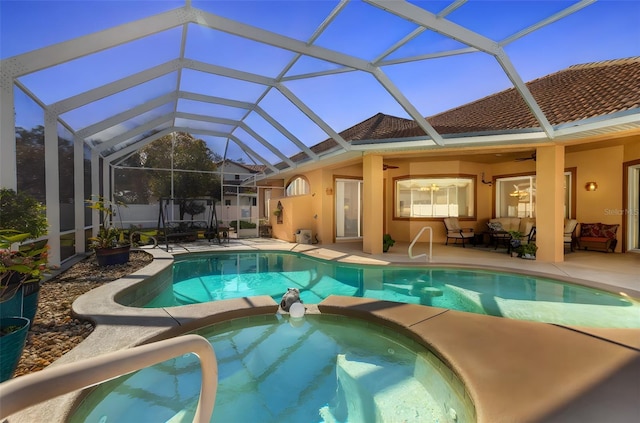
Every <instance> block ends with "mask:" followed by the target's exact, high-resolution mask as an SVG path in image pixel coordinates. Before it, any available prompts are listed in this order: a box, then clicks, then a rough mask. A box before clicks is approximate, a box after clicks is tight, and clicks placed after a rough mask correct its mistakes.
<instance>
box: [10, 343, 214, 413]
mask: <svg viewBox="0 0 640 423" xmlns="http://www.w3.org/2000/svg"><path fill="white" fill-rule="evenodd" d="M187 353H194V354H195V355H196V356H197V357H198V358H199V359H200V366H201V368H202V383H201V385H200V398H199V399H198V406H197V408H196V411H195V415H194V417H193V421H194V422H197V423H206V422H209V421H210V420H211V414H212V413H213V405H214V403H215V399H216V391H217V389H218V363H217V361H216V355H215V351H214V350H213V347H212V346H211V344H210V343H209V341H207V340H206V339H205V338H203V337H202V336H199V335H193V334H190V335H183V336H178V337H175V338H170V339H166V340H163V341H158V342H153V343H150V344H146V345H141V346H137V347H133V348H130V349H126V350H120V351H114V352H111V353H107V354H103V355H100V356H97V357H93V358H89V359H86V360H82V361H79V362H76V363H69V364H63V365H60V366H58V367H53V368H49V369H45V370H42V371H39V372H36V373H31V374H28V375H24V376H20V377H17V378H15V379H10V380H8V381H5V382H3V383H1V384H0V403H1V404H2V407H0V420H4V419H5V418H6V417H8V416H10V415H12V414H15V413H17V412H18V411H21V410H24V409H26V408H28V407H31V406H33V405H36V404H38V403H41V402H44V401H46V400H50V399H52V398H54V397H57V396H59V395H63V394H68V393H70V392H73V391H76V390H79V389H84V388H88V387H90V386H93V385H97V384H99V383H101V382H105V381H108V380H111V379H114V378H116V377H118V376H122V375H125V374H128V373H132V372H135V371H137V370H140V369H143V368H145V367H148V366H151V365H153V364H157V363H161V362H163V361H166V360H169V359H171V358H174V357H178V356H181V355H184V354H187Z"/></svg>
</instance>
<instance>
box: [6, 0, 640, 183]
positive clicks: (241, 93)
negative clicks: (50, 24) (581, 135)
mask: <svg viewBox="0 0 640 423" xmlns="http://www.w3.org/2000/svg"><path fill="white" fill-rule="evenodd" d="M593 2H594V1H593V0H583V1H578V2H573V3H567V2H525V3H522V2H511V3H505V2H467V1H466V0H457V1H452V2H411V3H410V2H405V1H382V0H364V1H355V0H354V1H349V0H343V1H339V2H338V1H333V2H331V1H323V2H273V1H267V2H256V3H251V6H250V7H249V6H248V4H247V3H246V2H222V1H221V2H211V1H197V0H192V1H190V0H187V1H186V2H173V1H167V2H154V3H155V4H154V5H153V6H151V4H152V3H149V10H152V11H153V12H154V13H155V14H152V15H150V16H146V17H141V18H139V19H137V20H132V21H129V19H128V16H129V15H128V13H127V12H128V10H127V7H126V6H125V7H123V8H122V10H121V15H122V16H121V17H120V18H121V19H122V23H121V24H119V25H117V26H115V27H111V28H104V29H101V30H99V31H97V32H93V33H87V34H83V35H81V36H79V37H77V38H72V39H66V40H63V41H60V42H58V43H56V44H53V45H49V46H44V47H42V48H38V49H36V50H33V51H29V52H25V53H21V54H17V55H15V56H12V57H8V58H6V59H3V60H2V62H1V63H0V65H1V68H2V74H3V75H2V83H3V87H4V88H3V93H4V94H3V95H4V97H3V98H4V99H6V98H7V97H6V86H7V84H13V83H15V84H16V86H17V87H18V88H19V89H20V90H22V91H23V92H24V93H25V94H26V96H28V97H30V98H32V99H33V100H35V101H36V102H37V103H38V104H39V105H40V106H41V107H43V108H44V110H45V115H46V116H50V117H53V118H55V119H57V120H58V121H59V122H61V123H62V125H64V126H66V127H67V129H69V130H70V131H71V132H72V133H73V134H74V137H75V138H76V139H81V140H83V141H84V142H85V143H86V144H87V145H89V146H90V147H91V148H92V149H93V150H94V152H97V153H98V154H99V155H100V156H102V157H103V158H105V160H107V161H109V162H112V163H115V162H118V161H120V160H121V159H122V158H124V157H127V156H128V155H129V154H131V153H132V152H134V151H137V150H138V149H140V148H141V147H143V146H144V145H145V144H147V143H149V142H152V141H154V140H156V139H158V138H159V137H162V136H164V135H167V134H169V133H171V132H174V131H182V132H189V133H191V134H194V135H196V136H198V137H200V138H202V139H203V140H205V141H206V142H207V145H208V146H209V148H211V150H212V151H213V152H215V153H216V154H218V155H219V156H221V157H223V158H225V159H231V160H242V161H243V162H244V163H248V164H258V165H264V166H265V169H266V171H265V174H264V175H263V176H265V175H270V176H273V175H274V174H277V173H281V172H285V171H291V170H293V169H296V168H298V167H300V166H302V165H305V164H309V163H310V162H316V163H317V162H319V161H323V160H328V161H330V160H331V159H332V158H333V159H334V160H335V157H336V155H338V154H344V153H348V152H351V153H353V155H355V154H362V151H365V150H374V149H376V150H384V149H385V148H394V149H396V150H397V149H398V148H399V146H398V145H396V144H394V143H392V142H390V140H384V141H385V143H384V144H382V143H380V142H379V140H371V142H365V143H362V142H361V143H360V144H357V143H354V144H352V143H351V142H350V140H349V139H345V138H343V136H342V135H341V131H343V130H344V129H346V128H349V127H351V126H353V125H355V124H356V123H358V122H360V121H363V120H365V119H368V118H370V117H371V116H374V115H375V114H376V113H380V112H382V113H385V114H388V115H391V116H398V117H400V118H405V119H409V120H411V121H413V122H415V124H417V125H418V127H419V128H420V129H421V130H422V131H423V132H424V133H425V134H426V136H424V137H420V138H419V139H415V138H414V139H412V140H411V144H410V147H411V148H413V149H416V148H425V149H442V148H444V147H450V146H459V145H467V144H469V143H470V142H474V143H477V145H492V144H495V145H499V144H500V143H504V133H502V134H500V135H496V136H494V137H491V136H486V137H484V138H483V137H473V141H470V138H469V135H468V134H441V133H439V132H438V131H437V130H436V129H434V127H433V126H431V125H430V124H429V122H428V121H427V119H426V117H425V116H430V115H433V114H435V113H438V112H442V111H444V110H446V109H449V108H452V107H454V106H459V105H460V104H449V103H447V99H446V90H458V91H465V90H466V91H468V92H469V93H468V95H469V98H468V100H467V101H471V100H473V99H476V98H480V97H483V96H486V95H489V94H492V93H494V92H497V91H500V90H504V89H507V88H515V90H516V91H517V93H518V94H519V96H520V97H521V98H522V100H524V102H525V103H526V105H527V106H528V108H529V110H530V111H531V112H532V114H533V115H534V116H535V120H536V122H537V126H536V127H534V128H531V130H530V131H527V132H526V133H514V134H512V135H511V136H510V139H511V140H513V141H516V142H517V141H518V139H521V140H523V141H527V142H544V141H548V140H549V139H554V138H556V136H557V135H558V132H557V131H558V128H557V127H554V126H552V125H551V124H550V123H549V119H548V118H547V117H546V116H545V114H544V113H543V112H542V110H541V108H540V107H539V105H538V103H537V102H536V100H535V99H534V97H533V96H532V95H531V93H530V91H529V89H528V87H527V85H525V83H524V79H523V78H530V77H532V76H535V75H534V74H526V75H524V76H523V75H522V74H521V73H520V72H519V71H518V70H517V66H516V65H515V64H514V62H513V60H512V58H511V57H512V56H513V57H518V58H519V60H523V59H522V58H521V57H520V50H519V43H520V42H521V40H522V39H525V38H528V37H532V38H533V41H534V42H535V34H534V33H536V32H538V31H541V30H543V29H545V28H548V27H553V26H557V25H561V23H562V20H563V19H564V18H566V17H567V16H569V15H573V14H576V15H579V13H576V12H580V11H581V10H582V9H583V8H585V7H586V6H589V5H591V4H592V3H593ZM72 4H73V3H72ZM498 9H499V11H500V15H499V16H500V21H499V22H496V20H495V19H494V18H493V17H492V15H491V14H492V13H494V12H496V13H497V11H498ZM509 14H514V16H515V14H517V15H518V16H520V19H518V20H517V22H518V23H517V24H516V23H514V22H516V20H515V19H514V20H511V19H508V16H509ZM131 16H135V13H133V10H132V13H131ZM364 16H366V19H364V18H363V17H364ZM479 16H482V18H479ZM496 16H497V15H496ZM523 16H524V17H525V19H524V20H523V19H522V17H523ZM523 22H527V23H526V24H523ZM96 24H97V23H96ZM585 24H586V23H585ZM347 29H348V30H347ZM525 62H526V61H525ZM442 69H445V70H446V71H447V72H448V73H450V74H451V78H443V77H441V76H440V77H432V76H431V75H435V74H436V73H435V72H436V71H437V70H438V71H441V70H442ZM463 71H465V72H466V73H463ZM527 72H529V71H527ZM480 77H482V78H485V79H486V80H489V79H490V80H492V81H494V82H492V83H486V84H485V83H481V84H478V78H480ZM443 93H445V94H443ZM16 97H20V96H16ZM16 101H19V99H17V100H16ZM3 102H4V100H3ZM465 102H466V101H465ZM5 107H6V104H4V105H3V108H5ZM639 121H640V117H639V115H638V114H637V113H636V114H635V115H633V116H632V117H631V118H630V117H629V114H627V115H625V117H624V121H621V122H619V123H620V124H629V122H632V123H634V124H636V125H637V123H638V122H639ZM3 122H6V121H4V120H3ZM20 123H21V122H20V120H19V117H17V118H16V125H18V126H20ZM27 129H28V128H27ZM593 130H594V125H593V123H592V122H591V123H589V124H588V125H585V131H593ZM585 133H587V132H585ZM576 134H577V131H576V130H575V128H574V130H573V133H572V135H573V136H576ZM327 139H333V140H334V141H335V146H333V147H332V148H331V149H328V150H326V151H321V152H318V151H317V149H316V151H314V149H312V147H313V146H314V145H316V144H318V143H320V142H322V141H323V140H327ZM391 141H393V140H391ZM386 146H389V147H386Z"/></svg>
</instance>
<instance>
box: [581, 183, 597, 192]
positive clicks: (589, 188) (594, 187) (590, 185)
mask: <svg viewBox="0 0 640 423" xmlns="http://www.w3.org/2000/svg"><path fill="white" fill-rule="evenodd" d="M584 189H586V190H587V191H595V190H597V189H598V184H597V183H595V182H587V184H586V185H585V186H584Z"/></svg>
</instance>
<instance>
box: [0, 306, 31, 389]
mask: <svg viewBox="0 0 640 423" xmlns="http://www.w3.org/2000/svg"><path fill="white" fill-rule="evenodd" d="M29 324H30V321H29V319H27V318H25V317H3V318H2V319H0V331H1V333H2V335H1V336H0V382H4V381H5V380H8V379H11V377H12V376H13V372H15V371H16V367H18V362H20V357H21V356H22V351H23V350H24V345H25V343H26V342H27V333H28V330H29ZM9 328H13V329H14V330H12V331H11V332H8V333H6V334H5V331H6V330H8V329H9Z"/></svg>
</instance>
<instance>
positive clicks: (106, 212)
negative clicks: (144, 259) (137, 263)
mask: <svg viewBox="0 0 640 423" xmlns="http://www.w3.org/2000/svg"><path fill="white" fill-rule="evenodd" d="M86 202H87V204H88V207H89V208H91V209H94V210H98V211H99V212H100V215H101V218H102V225H101V226H100V228H99V229H98V234H97V235H96V236H95V237H91V238H89V242H90V244H89V247H90V248H91V249H92V250H94V251H95V253H96V260H97V261H98V265H99V266H114V265H119V264H125V263H128V262H129V253H130V251H131V242H130V241H129V240H128V239H127V238H126V236H125V233H124V231H123V230H122V229H121V228H117V227H116V226H114V224H113V216H114V214H115V209H116V208H117V207H119V206H121V205H124V204H122V203H112V202H110V201H108V200H105V199H104V198H102V197H97V198H96V199H89V200H87V201H86ZM121 223H122V222H121Z"/></svg>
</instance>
